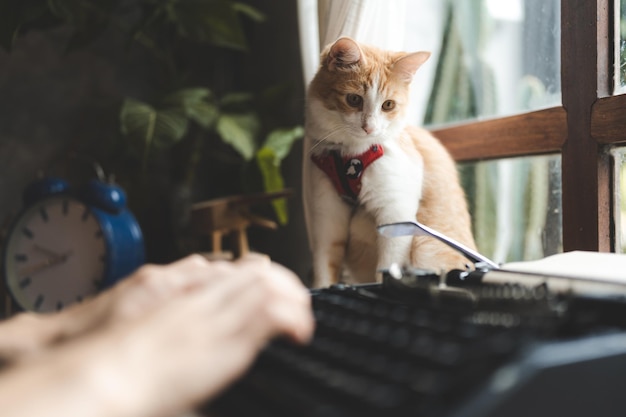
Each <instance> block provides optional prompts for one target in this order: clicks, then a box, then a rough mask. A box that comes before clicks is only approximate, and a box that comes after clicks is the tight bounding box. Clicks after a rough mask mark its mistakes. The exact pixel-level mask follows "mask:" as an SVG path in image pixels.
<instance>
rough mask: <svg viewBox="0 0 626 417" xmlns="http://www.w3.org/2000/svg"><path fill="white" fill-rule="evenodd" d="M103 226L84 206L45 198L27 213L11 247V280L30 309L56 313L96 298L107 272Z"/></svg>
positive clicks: (13, 290)
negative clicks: (90, 297) (95, 294)
mask: <svg viewBox="0 0 626 417" xmlns="http://www.w3.org/2000/svg"><path fill="white" fill-rule="evenodd" d="M106 255H107V252H106V243H105V239H104V237H103V234H102V228H101V227H100V223H99V222H98V220H97V219H96V218H95V217H94V215H93V213H92V212H91V210H90V209H89V208H88V207H87V206H86V205H85V204H83V203H81V202H80V201H78V200H76V199H73V198H71V197H67V196H55V197H51V198H47V199H44V200H42V201H39V202H38V203H36V204H34V205H33V206H32V207H30V208H29V209H27V210H26V211H25V212H24V213H22V215H21V216H20V218H19V219H18V221H17V223H16V224H15V226H14V227H13V229H12V231H11V233H10V235H9V237H8V240H7V244H6V248H5V255H4V256H5V259H4V265H5V278H6V282H7V286H8V288H9V291H10V292H11V294H12V296H13V298H14V299H15V301H16V302H17V303H18V304H19V305H20V306H21V307H22V308H24V309H27V310H33V311H41V312H43V311H55V310H60V309H62V308H64V307H66V306H68V305H69V304H73V303H75V302H78V301H81V300H82V299H84V298H85V297H87V296H89V295H92V294H94V293H96V292H97V291H98V290H99V289H100V287H101V283H102V278H103V276H104V272H105V260H106Z"/></svg>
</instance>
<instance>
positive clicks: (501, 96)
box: [409, 0, 562, 262]
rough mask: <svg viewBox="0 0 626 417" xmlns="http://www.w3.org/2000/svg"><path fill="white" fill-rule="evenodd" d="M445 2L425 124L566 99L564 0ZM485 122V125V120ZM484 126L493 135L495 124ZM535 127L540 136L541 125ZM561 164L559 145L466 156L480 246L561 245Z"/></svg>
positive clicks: (505, 257) (513, 255)
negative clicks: (520, 153) (527, 153)
mask: <svg viewBox="0 0 626 417" xmlns="http://www.w3.org/2000/svg"><path fill="white" fill-rule="evenodd" d="M420 4H421V6H422V7H424V4H423V3H422V2H420ZM445 4H446V7H443V8H441V6H439V7H438V8H439V9H440V10H439V13H438V17H439V20H441V21H442V22H443V24H442V25H441V28H436V29H438V30H439V31H440V33H443V34H444V35H443V39H442V40H441V43H440V45H439V47H438V49H437V50H435V51H434V54H433V55H434V56H433V59H434V60H436V63H434V64H433V63H432V62H431V63H430V68H431V69H432V68H436V69H435V71H434V74H435V75H434V76H432V80H433V81H432V85H433V87H432V90H431V92H430V97H429V99H428V104H427V106H426V109H425V112H424V123H423V124H425V125H426V126H433V125H434V126H437V125H441V124H445V123H449V122H458V121H467V120H476V119H484V118H487V117H496V116H510V115H515V114H521V113H525V112H529V111H532V110H538V109H546V108H550V107H554V106H560V105H561V83H560V81H561V79H560V30H559V27H560V13H559V10H560V9H559V1H558V0H509V1H507V2H502V1H497V0H482V1H473V2H468V1H464V0H452V1H449V2H445ZM431 6H432V5H431ZM441 9H443V10H441ZM431 13H433V12H432V11H431ZM431 19H432V16H431ZM433 26H434V27H436V26H437V25H432V24H430V27H433ZM409 27H414V25H409ZM419 36H423V34H421V33H420V34H419ZM416 43H417V42H416ZM489 123H493V122H489ZM478 125H479V126H481V127H480V129H479V130H482V129H483V126H485V124H483V123H479V124H478ZM468 129H471V127H470V126H469V125H467V126H464V127H463V128H461V129H460V130H456V131H455V132H456V133H457V134H458V136H456V137H455V138H454V140H458V143H459V144H460V145H463V144H464V143H465V138H464V135H465V134H466V133H467V131H468ZM476 133H477V135H479V136H480V135H482V139H483V140H487V139H489V135H490V132H484V133H481V132H480V131H477V132H476ZM517 133H519V132H517ZM536 133H537V134H538V135H539V137H538V140H541V137H540V136H541V135H542V132H541V131H539V132H536ZM453 136H454V134H453V135H450V136H449V138H448V139H451V138H452V137H453ZM513 137H514V136H513ZM503 139H506V138H503ZM448 143H449V140H448ZM469 145H470V146H471V147H473V146H475V144H469ZM500 145H502V144H500ZM467 151H470V152H472V150H471V149H467V148H464V149H463V151H462V153H463V154H464V155H466V154H467ZM479 152H482V151H479ZM492 152H493V150H492ZM479 155H480V157H482V154H480V153H478V154H476V155H475V156H476V157H478V156H479ZM495 156H499V155H495ZM487 157H488V158H490V159H493V158H494V155H487ZM457 159H460V158H459V157H458V156H457ZM468 159H472V158H471V157H470V158H468ZM560 171H561V169H560V157H559V155H552V156H550V157H545V156H533V157H523V158H506V159H494V160H491V161H488V162H486V161H483V162H465V163H463V164H462V170H461V174H462V179H463V183H464V184H463V185H464V188H465V190H466V193H467V196H468V200H469V206H470V211H471V213H472V218H473V226H474V234H475V237H476V242H477V245H478V248H479V250H480V252H482V253H484V254H486V255H487V256H489V257H491V258H492V259H494V260H495V261H497V262H506V261H517V260H528V259H537V258H541V257H544V256H546V255H549V254H553V253H556V252H559V251H561V250H562V245H561V239H560V236H561V204H560V200H561V175H560Z"/></svg>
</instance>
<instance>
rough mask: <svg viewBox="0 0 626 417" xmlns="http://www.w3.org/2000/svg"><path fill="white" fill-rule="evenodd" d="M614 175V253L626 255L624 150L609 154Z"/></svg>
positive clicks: (625, 158) (625, 164)
mask: <svg viewBox="0 0 626 417" xmlns="http://www.w3.org/2000/svg"><path fill="white" fill-rule="evenodd" d="M611 153H612V156H613V162H614V163H613V166H614V167H615V173H614V177H613V184H614V187H615V188H616V190H617V192H616V193H614V196H615V202H614V204H615V207H614V213H615V215H614V222H615V240H616V241H615V252H618V253H626V198H625V196H626V148H624V147H619V148H614V149H613V151H612V152H611Z"/></svg>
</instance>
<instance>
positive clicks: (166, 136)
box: [120, 99, 188, 152]
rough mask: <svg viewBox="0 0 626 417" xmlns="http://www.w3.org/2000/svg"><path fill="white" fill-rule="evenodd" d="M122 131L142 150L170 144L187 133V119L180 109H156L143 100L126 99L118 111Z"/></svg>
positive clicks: (145, 150)
mask: <svg viewBox="0 0 626 417" xmlns="http://www.w3.org/2000/svg"><path fill="white" fill-rule="evenodd" d="M120 123H121V130H122V133H123V134H124V135H125V136H127V137H128V138H129V139H131V140H133V141H135V142H136V143H139V144H140V145H141V146H142V148H143V149H144V152H148V151H149V150H150V149H151V148H152V147H157V148H162V147H167V146H171V145H172V144H174V143H176V142H178V141H179V140H181V139H182V138H183V136H184V135H185V133H187V126H188V121H187V118H186V117H185V115H184V113H183V112H181V111H180V110H171V109H166V110H157V109H155V108H154V107H152V106H151V105H149V104H146V103H144V102H141V101H138V100H133V99H126V100H124V103H123V104H122V109H121V111H120Z"/></svg>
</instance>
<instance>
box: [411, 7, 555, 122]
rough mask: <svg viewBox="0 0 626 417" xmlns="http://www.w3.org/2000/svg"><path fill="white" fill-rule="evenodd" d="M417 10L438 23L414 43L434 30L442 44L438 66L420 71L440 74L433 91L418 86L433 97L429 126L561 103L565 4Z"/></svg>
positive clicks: (428, 101)
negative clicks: (561, 32)
mask: <svg viewBox="0 0 626 417" xmlns="http://www.w3.org/2000/svg"><path fill="white" fill-rule="evenodd" d="M409 3H410V4H415V3H417V4H419V5H421V7H427V8H428V7H430V9H429V11H428V13H429V16H431V19H432V21H433V23H431V24H428V28H432V29H428V28H425V27H423V26H421V27H420V29H419V30H416V34H415V35H414V36H416V37H417V36H419V37H420V38H425V37H426V38H427V36H425V35H424V34H425V33H426V32H428V31H429V30H430V31H432V32H433V33H436V36H438V37H439V39H440V41H439V43H438V44H436V45H434V44H432V43H431V45H430V46H432V47H434V50H433V56H432V58H431V59H432V60H433V62H431V63H429V65H428V66H425V67H427V68H424V69H421V70H420V71H431V73H432V74H431V85H432V88H431V89H429V88H425V87H424V86H423V85H422V86H418V87H417V88H421V89H423V90H426V91H425V92H423V94H424V95H425V102H426V104H425V105H424V109H423V114H424V117H423V120H424V124H426V125H433V124H434V125H440V124H444V123H448V122H453V121H461V120H471V119H475V118H482V117H492V116H503V115H512V114H518V113H523V112H526V111H529V110H536V109H539V108H545V107H551V106H558V105H560V104H561V85H560V2H559V0H507V1H502V0H474V1H467V0H451V1H449V2H441V1H440V0H437V2H433V1H429V0H427V1H425V2H409ZM409 12H410V11H409ZM416 13H417V11H416ZM422 13H423V12H422ZM409 14H410V13H409ZM433 18H435V19H433ZM436 18H438V19H439V20H440V21H437V20H436ZM421 23H424V22H421ZM409 27H411V26H409ZM413 27H415V26H413ZM416 43H417V42H416Z"/></svg>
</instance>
